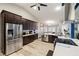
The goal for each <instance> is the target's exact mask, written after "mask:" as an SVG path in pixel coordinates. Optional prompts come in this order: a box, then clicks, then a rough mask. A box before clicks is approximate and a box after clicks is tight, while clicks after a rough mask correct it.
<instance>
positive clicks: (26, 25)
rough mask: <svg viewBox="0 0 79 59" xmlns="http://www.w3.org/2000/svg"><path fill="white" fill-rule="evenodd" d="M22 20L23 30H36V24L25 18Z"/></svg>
mask: <svg viewBox="0 0 79 59" xmlns="http://www.w3.org/2000/svg"><path fill="white" fill-rule="evenodd" d="M23 19H24V22H23V29H24V30H36V28H37V27H36V26H37V22H34V21H31V20H28V19H25V18H23Z"/></svg>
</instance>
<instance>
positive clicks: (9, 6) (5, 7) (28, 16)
mask: <svg viewBox="0 0 79 59" xmlns="http://www.w3.org/2000/svg"><path fill="white" fill-rule="evenodd" d="M2 10H7V11H10V12H12V13H15V14H18V15H21V16H22V17H23V18H26V19H29V20H33V21H37V19H36V18H35V17H34V16H32V15H31V14H29V12H27V11H26V10H25V9H23V8H21V7H19V6H17V5H15V4H13V3H12V4H11V3H0V12H1V11H2Z"/></svg>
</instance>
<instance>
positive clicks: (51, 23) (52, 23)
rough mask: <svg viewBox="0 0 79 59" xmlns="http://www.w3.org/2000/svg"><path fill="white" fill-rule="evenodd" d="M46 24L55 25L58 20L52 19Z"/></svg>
mask: <svg viewBox="0 0 79 59" xmlns="http://www.w3.org/2000/svg"><path fill="white" fill-rule="evenodd" d="M46 24H47V25H55V24H56V22H55V21H52V20H48V21H46Z"/></svg>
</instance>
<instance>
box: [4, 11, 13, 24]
mask: <svg viewBox="0 0 79 59" xmlns="http://www.w3.org/2000/svg"><path fill="white" fill-rule="evenodd" d="M4 21H5V22H6V23H13V22H14V14H12V13H8V12H6V13H4Z"/></svg>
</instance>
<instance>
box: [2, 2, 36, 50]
mask: <svg viewBox="0 0 79 59" xmlns="http://www.w3.org/2000/svg"><path fill="white" fill-rule="evenodd" d="M2 10H7V11H10V12H12V13H15V14H18V15H21V16H22V17H24V18H26V19H29V20H33V21H37V19H36V18H35V17H33V16H32V15H31V14H29V12H27V11H26V10H24V9H23V8H21V7H19V6H16V5H14V4H11V3H10V4H4V3H0V13H1V11H2ZM0 20H1V19H0ZM0 33H1V23H0ZM0 36H1V34H0ZM0 49H1V37H0Z"/></svg>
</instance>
